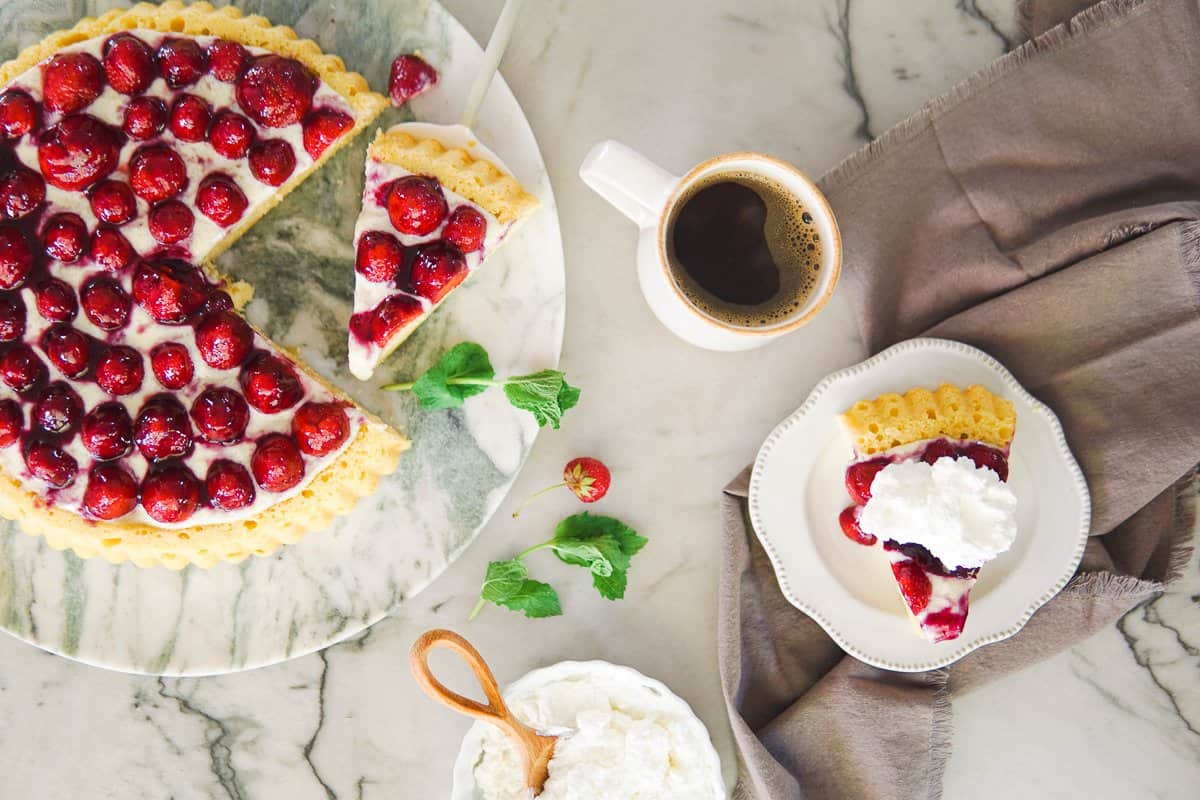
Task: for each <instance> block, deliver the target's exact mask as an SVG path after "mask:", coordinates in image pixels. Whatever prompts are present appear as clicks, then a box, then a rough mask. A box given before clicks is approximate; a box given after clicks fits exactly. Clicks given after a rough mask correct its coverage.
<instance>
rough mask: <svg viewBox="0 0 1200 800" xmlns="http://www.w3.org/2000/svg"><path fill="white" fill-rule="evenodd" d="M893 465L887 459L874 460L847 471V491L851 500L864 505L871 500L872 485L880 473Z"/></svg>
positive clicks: (862, 462)
mask: <svg viewBox="0 0 1200 800" xmlns="http://www.w3.org/2000/svg"><path fill="white" fill-rule="evenodd" d="M890 463H892V462H891V461H890V460H889V459H886V458H874V459H871V460H870V461H859V462H858V463H856V464H851V465H850V466H849V467H848V468H847V469H846V491H848V492H850V498H851V499H852V500H854V502H856V503H858V504H859V505H862V504H863V503H865V502H867V501H868V500H870V499H871V484H872V483H873V482H874V480H875V476H876V475H878V474H879V471H880V470H882V469H883V468H884V467H886V466H887V465H888V464H890Z"/></svg>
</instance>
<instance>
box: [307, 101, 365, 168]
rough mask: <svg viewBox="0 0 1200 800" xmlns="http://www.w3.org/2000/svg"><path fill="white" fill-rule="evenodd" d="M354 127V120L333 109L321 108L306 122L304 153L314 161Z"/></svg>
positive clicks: (309, 116) (308, 117) (310, 115)
mask: <svg viewBox="0 0 1200 800" xmlns="http://www.w3.org/2000/svg"><path fill="white" fill-rule="evenodd" d="M353 127H354V118H353V117H351V116H350V115H349V114H345V113H343V112H341V111H337V110H336V109H332V108H319V109H317V110H316V111H314V112H312V113H311V114H309V115H308V116H307V117H306V118H305V120H304V151H305V152H306V153H308V154H309V155H310V156H312V157H313V159H314V160H315V159H318V158H320V157H321V154H322V153H324V152H325V150H326V149H327V148H328V147H329V145H331V144H333V143H334V141H335V140H336V139H338V137H340V136H341V135H342V134H344V133H345V132H346V131H348V130H350V129H351V128H353Z"/></svg>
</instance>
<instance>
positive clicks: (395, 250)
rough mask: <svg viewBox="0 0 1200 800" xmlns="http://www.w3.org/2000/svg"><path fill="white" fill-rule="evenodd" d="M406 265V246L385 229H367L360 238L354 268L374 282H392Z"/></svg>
mask: <svg viewBox="0 0 1200 800" xmlns="http://www.w3.org/2000/svg"><path fill="white" fill-rule="evenodd" d="M403 266H404V246H403V245H402V244H400V240H399V239H397V238H396V237H395V236H392V235H391V234H390V233H385V232H383V231H367V232H366V233H364V234H363V235H362V236H361V237H360V238H359V240H358V250H357V253H356V254H355V256H354V269H356V270H357V271H358V272H359V273H360V274H361V275H362V276H363V277H365V278H366V279H367V280H369V281H371V282H372V283H391V282H393V281H395V280H396V276H397V275H399V274H400V269H401V267H403Z"/></svg>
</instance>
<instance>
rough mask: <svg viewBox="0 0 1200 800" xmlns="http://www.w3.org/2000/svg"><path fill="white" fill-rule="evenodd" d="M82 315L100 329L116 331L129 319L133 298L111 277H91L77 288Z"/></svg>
mask: <svg viewBox="0 0 1200 800" xmlns="http://www.w3.org/2000/svg"><path fill="white" fill-rule="evenodd" d="M79 303H80V305H82V306H83V313H84V316H86V317H87V318H88V320H90V321H91V323H92V324H93V325H95V326H96V327H97V328H100V329H101V330H105V331H116V330H120V329H121V328H124V327H125V323H127V322H128V321H129V311H130V309H131V308H132V307H133V298H131V297H130V296H129V294H128V293H126V291H125V290H124V289H122V288H121V284H120V283H118V282H117V281H115V280H113V279H112V278H106V277H104V276H97V277H95V278H91V279H90V280H88V282H87V283H85V284H84V285H83V286H82V287H80V290H79Z"/></svg>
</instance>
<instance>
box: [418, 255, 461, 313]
mask: <svg viewBox="0 0 1200 800" xmlns="http://www.w3.org/2000/svg"><path fill="white" fill-rule="evenodd" d="M466 277H467V260H466V259H465V258H463V254H462V253H460V252H458V250H457V249H456V248H454V247H452V246H451V245H448V244H445V243H444V242H433V243H432V244H427V245H423V246H422V247H421V248H419V249H418V250H417V255H416V257H415V258H413V263H412V270H411V271H410V273H409V282H410V283H411V284H412V288H413V291H415V292H416V293H417V294H419V295H421V296H422V297H426V298H428V299H429V300H430V301H431V302H434V303H436V302H438V301H439V300H441V299H442V298H443V297H445V296H446V295H447V294H449V292H450V290H451V289H453V288H454V287H455V286H458V285H459V284H460V283H462V282H463V280H465V279H466Z"/></svg>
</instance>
